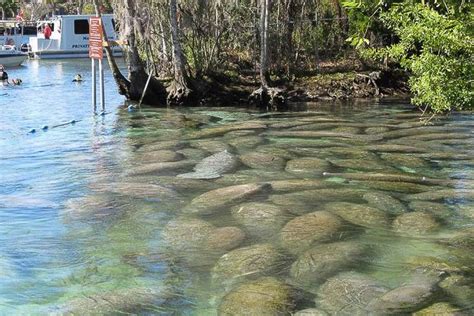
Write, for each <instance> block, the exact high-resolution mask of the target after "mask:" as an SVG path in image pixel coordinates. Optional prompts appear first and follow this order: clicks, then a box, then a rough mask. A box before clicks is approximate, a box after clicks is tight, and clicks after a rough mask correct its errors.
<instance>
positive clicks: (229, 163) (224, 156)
mask: <svg viewBox="0 0 474 316" xmlns="http://www.w3.org/2000/svg"><path fill="white" fill-rule="evenodd" d="M237 163H238V162H237V159H236V158H235V157H234V155H232V154H231V153H229V152H228V151H227V150H224V151H221V152H219V153H217V154H214V155H211V156H209V157H206V158H204V159H203V160H202V161H201V162H200V163H198V164H197V165H196V166H195V167H194V172H189V173H183V174H179V175H178V176H177V177H178V178H185V179H216V178H220V177H221V176H222V174H223V173H226V172H230V171H232V170H234V169H235V167H236V166H237Z"/></svg>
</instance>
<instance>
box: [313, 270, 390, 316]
mask: <svg viewBox="0 0 474 316" xmlns="http://www.w3.org/2000/svg"><path fill="white" fill-rule="evenodd" d="M387 291H388V289H387V288H386V287H385V286H383V285H381V284H380V283H379V282H377V281H376V280H374V279H372V278H371V277H369V276H367V275H364V274H360V273H356V272H343V273H340V274H338V275H336V276H334V277H332V278H330V279H328V280H327V281H326V282H325V283H324V284H323V285H322V286H321V287H320V288H319V289H318V292H317V297H316V304H317V306H320V307H321V308H323V309H324V310H326V311H328V312H329V313H330V314H331V315H350V316H352V315H361V316H362V315H364V316H365V315H368V312H367V305H368V304H369V303H370V302H371V301H372V300H374V299H376V298H378V297H380V296H382V295H383V294H385V293H386V292H387Z"/></svg>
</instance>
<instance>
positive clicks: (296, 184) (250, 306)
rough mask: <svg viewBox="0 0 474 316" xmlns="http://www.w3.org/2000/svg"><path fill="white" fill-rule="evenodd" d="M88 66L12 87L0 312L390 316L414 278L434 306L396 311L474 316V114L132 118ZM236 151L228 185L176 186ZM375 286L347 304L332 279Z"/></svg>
mask: <svg viewBox="0 0 474 316" xmlns="http://www.w3.org/2000/svg"><path fill="white" fill-rule="evenodd" d="M89 67H90V65H89V62H88V61H87V60H83V61H80V60H77V61H64V62H44V61H41V62H37V61H33V62H30V63H28V64H27V65H26V66H25V67H22V68H20V69H15V70H13V69H12V70H10V71H9V74H10V77H11V78H14V77H19V78H22V79H23V82H24V84H23V86H20V87H10V88H6V89H3V90H0V107H1V108H2V110H3V115H2V116H0V150H1V151H0V170H1V174H0V314H47V313H57V314H62V313H67V312H72V313H76V314H87V313H91V311H92V310H93V311H95V312H96V313H98V314H114V313H119V312H135V313H140V314H171V315H182V314H189V315H213V314H216V313H217V310H218V309H220V311H221V313H223V314H226V313H228V314H232V313H233V314H236V313H237V314H238V313H239V312H240V313H242V312H243V311H246V312H248V313H250V314H255V315H257V314H262V313H261V311H262V310H265V311H266V312H268V313H270V314H271V313H283V314H284V313H289V312H295V311H298V310H301V309H304V308H316V307H317V308H319V309H322V310H325V311H326V312H328V313H335V312H338V313H342V314H357V313H359V314H366V313H368V312H372V313H375V314H377V313H382V312H383V311H381V310H380V309H377V304H376V303H377V299H379V296H381V295H382V294H383V293H386V292H387V291H389V290H392V291H393V290H397V289H399V288H400V287H401V286H402V285H404V284H405V285H406V284H408V285H410V284H413V283H415V284H418V285H420V284H422V285H423V284H425V283H429V284H430V286H427V287H426V288H423V287H422V288H423V289H424V292H423V290H422V292H423V293H424V294H426V293H427V294H426V295H425V296H424V297H427V298H426V299H423V300H421V301H420V302H417V303H416V304H412V305H413V306H409V307H404V309H400V310H397V308H396V307H394V310H392V312H393V311H396V312H412V311H416V310H421V309H423V308H425V307H427V306H430V305H431V304H433V303H436V302H443V303H449V304H450V308H455V309H460V310H464V311H465V313H469V312H468V310H469V309H471V308H472V303H471V302H472V301H473V298H474V297H473V290H472V287H471V286H470V284H472V262H473V259H472V257H471V254H470V252H471V251H472V240H473V231H472V223H473V215H472V214H473V207H474V204H473V199H474V197H473V193H472V192H473V186H474V184H473V183H474V173H473V170H474V169H473V164H474V163H473V159H472V154H473V151H474V146H473V138H472V136H473V135H472V130H473V126H474V120H473V118H474V117H473V115H472V114H456V115H452V116H450V117H443V118H439V119H437V120H433V121H432V125H430V126H427V127H420V124H419V118H418V116H417V114H416V113H413V112H411V111H410V109H409V108H408V107H407V106H403V105H399V104H396V103H387V104H377V103H375V102H374V103H368V104H359V105H351V106H349V105H346V106H344V107H338V106H334V107H329V106H328V107H324V106H320V107H317V106H316V105H299V106H296V107H295V108H296V109H297V110H298V111H294V112H288V113H274V114H264V113H258V112H253V111H249V110H245V109H229V108H227V109H226V108H194V109H176V110H166V109H143V110H142V111H141V112H139V113H128V112H127V111H126V110H125V109H123V108H119V106H120V105H121V104H122V102H123V100H122V98H121V97H120V96H116V95H115V94H114V91H115V90H114V88H115V87H114V85H113V82H112V80H111V78H110V75H107V77H106V78H107V91H108V94H107V109H108V110H109V111H110V113H109V114H108V115H106V116H104V117H94V116H92V115H91V107H90V97H89V91H90V86H89V83H90V82H89V81H88V80H86V81H85V82H84V83H82V84H80V85H76V84H74V83H72V82H71V81H70V80H71V79H72V78H73V76H74V74H76V73H82V74H83V75H84V74H87V73H88V70H89ZM84 77H86V78H87V75H85V76H84ZM5 94H6V95H5ZM71 120H76V121H78V122H77V123H75V124H73V125H66V126H63V127H57V128H52V129H49V130H48V131H46V132H43V131H38V132H37V133H35V134H29V133H28V131H29V130H30V129H31V128H36V129H37V130H38V129H40V128H41V127H42V126H43V125H48V126H54V125H57V124H61V123H63V122H68V121H71ZM224 150H227V153H228V154H227V155H226V156H225V157H226V158H225V160H226V161H225V163H221V162H222V161H223V160H224V159H223V158H222V157H221V156H220V157H221V159H220V160H219V162H216V164H218V165H219V167H220V170H221V172H223V174H222V176H220V177H217V176H216V175H215V172H211V171H213V170H214V169H215V168H216V165H214V166H212V165H211V163H210V162H208V163H206V164H205V166H204V171H203V173H204V174H206V175H208V176H209V175H210V176H209V177H212V178H214V177H216V178H214V179H207V180H202V179H187V178H186V176H179V175H181V174H184V173H188V172H192V170H193V167H194V166H196V164H198V163H199V162H200V161H201V160H202V159H203V158H205V157H209V156H211V155H213V154H215V153H222V152H223V151H224ZM210 169H213V170H210ZM323 172H326V174H324V175H323ZM201 177H202V173H201ZM423 177H425V178H423ZM242 184H246V185H247V186H246V187H242V186H240V187H233V188H231V189H226V190H225V191H222V190H221V191H213V190H219V189H221V188H224V187H230V186H236V185H242ZM202 194H204V195H202ZM239 196H240V198H237V197H239ZM308 214H310V215H308ZM406 214H410V215H409V216H406ZM412 214H414V215H412ZM326 245H328V248H325V247H326ZM226 253H228V254H227V255H225V254H226ZM222 255H224V257H221V256H222ZM226 258H228V259H226ZM229 258H230V259H229ZM308 258H310V259H309V260H308ZM319 263H321V264H319ZM347 272H350V273H356V275H357V277H354V276H353V275H351V276H349V277H347V275H345V274H344V273H347ZM341 273H342V274H341ZM421 276H422V277H423V280H425V279H427V280H428V281H426V282H425V281H419V280H420V278H421ZM262 277H271V278H272V279H263V281H262V279H261V278H262ZM361 277H364V278H369V279H370V280H371V281H370V282H377V284H378V285H377V286H380V288H383V290H380V291H379V292H380V295H373V297H372V296H371V297H370V300H371V301H372V302H366V301H368V300H369V299H368V298H365V297H362V298H361V297H359V296H357V294H356V293H360V292H361V289H365V290H366V289H367V288H373V286H368V284H369V283H370V282H369V281H367V280H365V279H364V280H365V281H364V282H365V283H364V285H363V286H362V288H355V289H354V290H353V292H351V291H350V287H349V290H348V292H347V293H348V294H347V297H348V298H349V301H350V302H352V303H351V304H347V302H346V303H344V302H337V300H336V298H337V297H338V296H339V295H338V294H334V293H337V291H334V290H332V288H331V286H330V285H331V284H332V283H331V282H332V281H334V280H339V279H342V280H346V281H347V280H348V279H349V280H354V278H355V279H357V278H361ZM269 280H270V281H269ZM331 280H332V281H331ZM252 282H254V283H252ZM255 282H256V283H255ZM259 282H260V283H259ZM272 282H273V283H272ZM347 282H349V281H347ZM351 282H352V281H351ZM424 282H425V283H424ZM249 284H250V285H249ZM262 284H263V285H262ZM272 284H277V286H276V288H277V289H279V290H275V287H274V286H272ZM287 285H288V286H289V289H291V290H288V291H291V293H292V294H291V295H286V294H285V293H280V292H279V291H281V289H285V286H287ZM346 289H347V287H346ZM253 291H255V293H254V292H253ZM332 291H334V292H332ZM261 292H263V293H265V294H266V295H267V296H266V297H267V298H268V297H271V298H272V297H275V299H274V301H271V299H270V302H267V303H265V304H267V305H263V307H262V306H261V305H262V304H264V303H262V301H265V299H262V298H261V297H259V296H258V294H259V293H260V294H261ZM229 293H230V294H229ZM235 293H237V294H235ZM242 293H253V294H252V295H253V296H254V297H255V302H253V301H252V300H249V298H246V297H245V295H244V294H242ZM331 293H332V294H331ZM224 296H225V297H224ZM396 297H399V296H396ZM242 301H244V302H246V303H245V304H241V303H242ZM276 301H279V302H281V304H278V303H276ZM354 302H358V303H354ZM366 303H367V304H366ZM369 303H370V304H369ZM391 303H393V304H395V303H397V302H395V303H394V302H391ZM398 303H400V302H398ZM385 305H389V304H388V303H386V302H385ZM395 305H396V304H395ZM399 305H400V306H401V305H403V304H402V303H400V304H399ZM236 306H241V308H242V309H241V310H238V309H237V310H236V308H237V307H236ZM347 306H352V307H353V309H351V308H352V307H351V308H347ZM374 306H375V307H374Z"/></svg>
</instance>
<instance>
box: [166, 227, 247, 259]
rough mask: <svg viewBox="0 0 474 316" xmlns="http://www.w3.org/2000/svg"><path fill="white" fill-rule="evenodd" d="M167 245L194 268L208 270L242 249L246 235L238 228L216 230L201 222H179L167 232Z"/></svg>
mask: <svg viewBox="0 0 474 316" xmlns="http://www.w3.org/2000/svg"><path fill="white" fill-rule="evenodd" d="M162 236H163V241H164V242H165V244H166V245H167V246H169V247H170V249H171V250H172V252H173V253H175V254H177V255H178V256H179V257H182V258H184V259H185V260H186V262H187V263H188V264H189V265H191V266H201V265H202V266H205V265H209V264H211V263H213V262H214V261H215V260H216V259H217V258H218V257H219V256H221V255H222V254H224V253H226V252H228V251H229V250H232V249H234V248H236V247H238V246H239V245H240V244H241V243H242V241H243V240H244V239H245V234H244V233H243V232H242V230H240V229H239V228H237V227H220V228H216V227H215V226H213V225H211V224H210V223H208V222H206V221H203V220H200V219H187V218H179V219H176V220H173V221H170V222H169V223H168V224H167V225H166V227H165V228H164V230H163V233H162Z"/></svg>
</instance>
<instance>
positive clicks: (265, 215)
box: [231, 202, 290, 239]
mask: <svg viewBox="0 0 474 316" xmlns="http://www.w3.org/2000/svg"><path fill="white" fill-rule="evenodd" d="M231 213H232V216H233V217H234V218H235V219H236V220H237V222H238V223H239V224H240V225H242V226H244V227H245V229H246V231H248V232H249V235H250V236H253V237H257V238H263V239H266V238H271V237H273V236H275V235H276V233H277V232H279V231H280V229H281V227H282V226H283V225H284V224H285V223H286V222H287V221H288V218H289V217H290V216H289V214H288V213H287V212H286V211H285V210H284V209H282V208H280V207H278V206H276V205H274V204H269V203H257V202H254V203H244V204H240V205H237V206H234V207H233V208H232V209H231Z"/></svg>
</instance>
